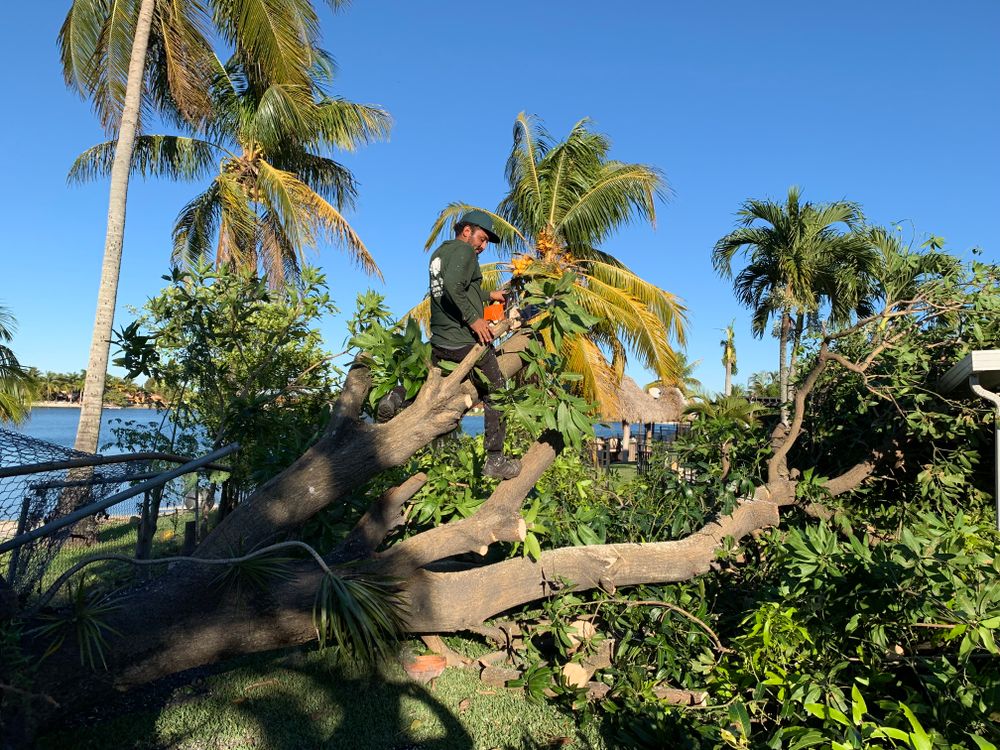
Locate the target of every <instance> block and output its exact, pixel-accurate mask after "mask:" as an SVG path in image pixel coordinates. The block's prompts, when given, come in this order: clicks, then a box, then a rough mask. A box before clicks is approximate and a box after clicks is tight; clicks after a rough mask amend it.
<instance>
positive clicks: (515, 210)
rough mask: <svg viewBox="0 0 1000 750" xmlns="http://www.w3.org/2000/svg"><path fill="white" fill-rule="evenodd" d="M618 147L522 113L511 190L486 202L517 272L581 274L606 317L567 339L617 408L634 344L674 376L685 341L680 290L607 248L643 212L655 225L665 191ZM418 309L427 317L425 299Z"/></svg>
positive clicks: (455, 211) (589, 384)
mask: <svg viewBox="0 0 1000 750" xmlns="http://www.w3.org/2000/svg"><path fill="white" fill-rule="evenodd" d="M610 147H611V144H610V142H609V140H608V139H607V137H606V136H604V135H602V134H600V133H595V132H593V131H592V130H591V129H590V127H589V122H588V121H587V120H581V121H580V122H578V123H577V124H576V125H574V126H573V128H572V130H570V133H569V135H568V136H567V137H566V139H565V140H563V141H559V142H556V141H555V140H554V139H553V138H552V137H551V136H550V135H549V134H548V133H547V132H546V131H545V129H544V128H543V127H542V125H541V123H540V122H539V121H538V120H537V119H536V118H534V117H532V116H529V115H526V114H525V113H523V112H522V113H521V114H519V115H518V116H517V119H516V120H515V122H514V143H513V148H512V149H511V153H510V157H509V158H508V160H507V168H506V177H507V185H508V193H507V195H506V196H505V197H504V198H503V199H502V200H501V201H500V204H499V206H498V207H497V208H496V210H493V211H490V210H488V209H482V208H480V210H485V211H487V213H489V214H491V215H492V216H493V219H494V225H493V228H494V230H495V231H496V233H497V234H498V235H499V236H500V238H501V243H500V247H499V250H500V252H501V254H502V255H506V256H508V257H509V256H511V255H515V257H514V258H513V259H512V264H511V266H512V269H513V273H514V276H515V277H521V276H523V277H531V276H549V277H560V276H562V274H563V273H564V272H565V271H567V270H572V271H574V272H575V273H576V274H577V277H578V279H579V282H578V285H577V286H578V290H579V293H580V299H581V302H582V304H583V305H584V307H586V308H587V310H588V312H590V313H591V314H593V315H595V316H597V317H598V318H600V322H599V323H598V324H597V325H596V326H595V327H594V328H593V329H592V330H591V331H590V333H589V334H587V335H583V336H575V337H572V338H568V339H567V340H566V342H565V344H564V347H565V349H564V354H565V355H566V357H567V360H568V365H569V367H570V368H571V369H572V370H573V371H575V372H578V373H580V374H581V375H582V376H583V378H582V380H581V383H582V390H583V393H584V395H586V396H587V397H589V398H591V399H593V400H596V401H598V402H600V403H601V404H602V405H607V406H608V407H610V408H613V406H614V404H615V401H616V398H617V390H618V384H619V383H620V381H621V376H622V373H623V372H624V369H625V364H626V362H627V356H628V351H629V350H631V351H632V352H634V353H635V355H637V356H638V357H639V360H640V362H641V363H642V364H643V365H644V366H645V367H647V368H649V369H651V370H653V371H654V372H655V373H656V374H657V375H659V376H660V377H661V378H663V379H672V378H674V377H675V376H676V374H677V372H678V360H677V353H676V352H675V350H674V348H673V346H672V344H671V340H674V341H676V342H677V343H678V344H681V345H683V343H684V324H685V317H684V313H685V310H684V307H683V305H682V304H681V303H680V301H679V300H678V299H677V298H676V297H675V296H674V295H672V294H670V293H669V292H667V291H665V290H663V289H660V288H659V287H657V286H656V285H654V284H651V283H649V282H648V281H645V280H644V279H642V278H640V277H639V276H637V275H636V274H635V273H634V272H633V271H631V270H630V269H629V268H628V267H627V266H626V265H625V264H624V263H622V262H621V261H620V260H618V259H617V258H616V257H614V256H613V255H611V254H609V253H607V252H605V251H603V250H601V249H600V247H599V246H600V245H602V244H603V243H604V242H606V241H607V240H608V239H610V237H611V236H612V235H613V234H614V233H615V231H617V230H618V229H620V228H621V227H622V226H624V225H625V224H627V223H628V222H630V221H632V220H634V219H636V218H638V219H642V220H646V221H649V222H650V223H651V224H655V219H656V209H655V202H656V199H657V197H661V196H662V193H663V191H664V189H665V185H664V180H663V176H662V174H661V173H660V172H659V171H658V170H657V169H655V168H653V167H650V166H647V165H645V164H628V163H625V162H620V161H615V160H612V159H609V158H608V152H609V150H610ZM472 208H476V207H475V206H472V205H470V204H468V203H460V202H459V203H452V204H450V205H448V206H447V207H446V208H445V209H444V210H443V211H441V213H440V214H439V216H438V218H437V221H436V222H435V223H434V226H433V228H432V230H431V234H430V237H429V239H428V240H427V244H426V248H427V249H428V250H429V249H431V248H432V247H433V246H434V245H435V244H436V242H437V241H438V238H439V237H441V236H445V235H447V234H448V232H449V231H450V229H451V226H452V225H453V224H454V223H455V221H456V220H457V219H458V218H459V216H461V214H463V213H464V212H465V211H468V210H470V209H472ZM485 270H486V271H489V270H493V271H494V272H495V271H496V268H493V269H485ZM491 278H493V279H494V280H496V279H498V274H496V273H494V274H493V275H492V277H491V275H490V274H489V273H484V279H486V280H487V282H488V281H489V280H490V279H491ZM411 312H412V313H413V314H415V315H417V316H418V317H421V318H423V319H426V302H425V304H424V305H423V306H422V307H418V308H415V309H414V310H413V311H411Z"/></svg>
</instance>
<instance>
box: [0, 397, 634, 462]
mask: <svg viewBox="0 0 1000 750" xmlns="http://www.w3.org/2000/svg"><path fill="white" fill-rule="evenodd" d="M162 418H163V414H162V413H159V414H158V413H157V412H156V410H155V409H105V410H104V413H103V414H102V415H101V439H100V441H99V443H98V444H99V445H100V446H101V447H100V450H101V452H102V453H117V452H121V451H122V448H120V447H119V446H118V445H107V444H108V443H111V442H112V440H113V437H112V434H111V427H110V426H109V425H111V424H112V422H113V421H115V420H121V421H129V420H131V421H135V422H140V423H148V422H159V420H161V419H162ZM79 421H80V409H79V407H56V406H36V407H35V408H34V409H32V410H31V418H30V419H29V420H28V421H27V422H25V423H24V424H23V425H21V426H20V427H14V428H11V427H10V426H9V425H5V426H4V427H5V429H13V430H14V431H16V432H22V433H24V434H25V435H29V436H30V437H33V438H38V439H39V440H45V441H46V442H49V443H55V444H56V445H62V446H65V447H67V448H72V447H73V442H74V440H76V427H77V424H78V423H79ZM462 431H463V432H464V433H465V434H467V435H479V434H481V433H482V431H483V417H482V415H481V414H472V415H469V416H465V417H462ZM594 431H595V432H596V433H597V435H598V436H600V437H612V436H618V437H621V434H622V430H621V425H618V424H614V425H609V424H595V425H594ZM633 434H635V433H633Z"/></svg>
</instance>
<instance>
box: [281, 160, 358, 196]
mask: <svg viewBox="0 0 1000 750" xmlns="http://www.w3.org/2000/svg"><path fill="white" fill-rule="evenodd" d="M269 156H270V157H271V158H269V159H268V162H270V163H271V164H272V165H273V166H275V167H277V168H278V169H283V170H285V171H287V172H292V173H294V174H295V175H296V176H297V177H298V178H299V179H300V180H302V182H304V183H305V184H306V185H308V186H309V187H311V188H312V189H313V190H315V191H316V192H317V193H319V194H320V195H321V196H323V197H324V198H325V199H326V200H327V201H329V202H330V203H332V204H333V205H335V206H336V207H337V210H344V209H345V208H352V207H353V206H354V202H355V200H356V199H357V195H358V188H357V183H356V182H355V180H354V175H353V174H351V171H350V170H349V169H348V168H347V167H345V166H343V165H342V164H339V163H337V162H335V161H334V160H333V159H328V158H326V157H324V156H317V155H316V154H311V153H309V152H308V151H301V150H299V149H293V150H290V151H280V152H276V153H274V154H271V155H269Z"/></svg>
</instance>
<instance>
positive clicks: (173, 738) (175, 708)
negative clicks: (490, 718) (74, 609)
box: [37, 652, 475, 750]
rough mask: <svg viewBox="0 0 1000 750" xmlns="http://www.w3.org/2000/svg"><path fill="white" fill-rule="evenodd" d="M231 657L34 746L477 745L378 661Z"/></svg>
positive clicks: (442, 749) (283, 748)
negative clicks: (368, 666)
mask: <svg viewBox="0 0 1000 750" xmlns="http://www.w3.org/2000/svg"><path fill="white" fill-rule="evenodd" d="M239 663H240V664H242V665H243V666H237V667H236V668H235V669H232V670H231V671H228V672H225V673H221V674H218V675H215V676H213V677H209V678H207V679H206V678H202V677H196V678H194V679H192V678H191V677H190V676H188V677H186V678H184V679H183V680H181V679H179V678H174V679H172V680H171V679H170V678H168V680H166V681H164V682H163V683H162V684H158V685H154V686H151V687H149V688H145V689H143V690H140V691H136V692H135V693H133V694H131V695H125V696H122V697H121V698H120V699H118V700H116V701H115V702H114V703H113V704H109V705H107V706H103V707H99V708H97V709H95V710H92V711H89V712H84V715H81V716H77V717H73V718H72V719H71V720H68V721H67V725H65V726H63V727H62V728H60V729H59V730H57V731H54V732H51V733H49V734H46V735H43V736H41V737H39V738H38V743H37V747H38V748H40V749H43V750H44V749H48V750H67V749H68V748H73V749H74V750H76V749H80V750H87V749H90V748H94V749H95V750H96V749H97V748H108V747H116V748H137V749H138V748H143V749H146V750H161V749H162V750H166V748H171V749H173V748H199V750H201V749H205V750H208V749H209V748H227V749H228V748H242V747H254V748H267V749H268V750H293V749H294V750H299V748H372V749H373V750H404V749H406V750H410V749H413V750H416V749H418V748H419V750H472V748H474V747H475V744H474V742H473V739H472V737H471V736H470V734H469V732H468V731H467V730H466V729H465V727H464V726H463V725H462V723H461V722H460V721H459V719H458V718H457V717H456V715H455V714H454V713H453V712H452V711H451V710H450V709H449V708H448V707H447V706H446V705H445V704H444V703H443V702H442V701H441V700H439V699H438V697H437V696H436V695H435V694H434V692H433V691H432V690H429V689H427V688H425V687H423V686H420V685H417V684H415V683H412V682H408V681H405V680H402V679H399V678H398V675H395V674H386V670H384V669H383V670H381V671H380V672H377V673H376V672H365V671H362V670H359V669H351V668H348V667H343V666H334V665H332V664H331V660H330V659H329V658H326V657H324V656H323V655H321V654H317V653H316V652H311V653H306V652H294V653H290V654H286V655H284V656H282V655H278V656H275V655H271V658H270V659H265V658H254V659H247V660H240V662H239ZM389 671H390V672H392V671H393V670H392V669H390V670H389Z"/></svg>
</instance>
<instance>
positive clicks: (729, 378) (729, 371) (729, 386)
mask: <svg viewBox="0 0 1000 750" xmlns="http://www.w3.org/2000/svg"><path fill="white" fill-rule="evenodd" d="M723 393H724V394H725V395H727V396H731V395H733V363H732V362H726V387H725V389H724V390H723Z"/></svg>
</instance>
